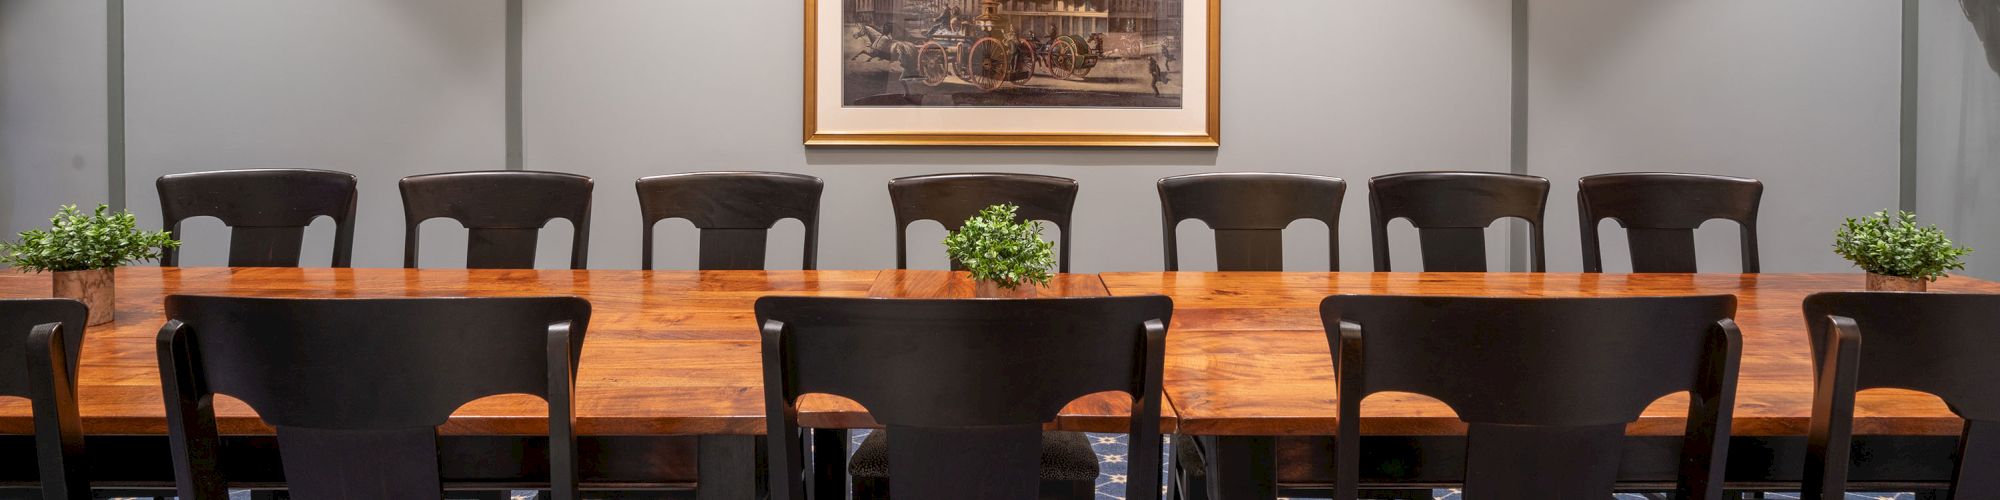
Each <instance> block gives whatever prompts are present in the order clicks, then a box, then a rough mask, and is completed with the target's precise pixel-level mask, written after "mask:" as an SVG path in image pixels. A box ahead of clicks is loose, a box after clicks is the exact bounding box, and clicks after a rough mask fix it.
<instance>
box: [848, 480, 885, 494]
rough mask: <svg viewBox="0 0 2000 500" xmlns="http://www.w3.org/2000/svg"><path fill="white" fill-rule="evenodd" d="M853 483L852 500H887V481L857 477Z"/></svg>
mask: <svg viewBox="0 0 2000 500" xmlns="http://www.w3.org/2000/svg"><path fill="white" fill-rule="evenodd" d="M849 481H851V482H853V483H854V491H853V492H854V497H853V498H854V500H889V479H888V478H874V477H857V478H853V479H850V480H849Z"/></svg>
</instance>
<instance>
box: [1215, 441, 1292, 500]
mask: <svg viewBox="0 0 2000 500" xmlns="http://www.w3.org/2000/svg"><path fill="white" fill-rule="evenodd" d="M1199 439H1201V440H1202V449H1203V451H1206V452H1208V455H1207V456H1205V457H1203V460H1202V462H1203V463H1204V464H1205V465H1206V466H1207V467H1208V497H1209V498H1211V499H1215V500H1270V499H1273V498H1277V497H1278V468H1277V456H1276V454H1275V451H1274V450H1275V443H1276V441H1277V440H1276V439H1273V438H1271V437H1270V436H1203V437H1201V438H1199Z"/></svg>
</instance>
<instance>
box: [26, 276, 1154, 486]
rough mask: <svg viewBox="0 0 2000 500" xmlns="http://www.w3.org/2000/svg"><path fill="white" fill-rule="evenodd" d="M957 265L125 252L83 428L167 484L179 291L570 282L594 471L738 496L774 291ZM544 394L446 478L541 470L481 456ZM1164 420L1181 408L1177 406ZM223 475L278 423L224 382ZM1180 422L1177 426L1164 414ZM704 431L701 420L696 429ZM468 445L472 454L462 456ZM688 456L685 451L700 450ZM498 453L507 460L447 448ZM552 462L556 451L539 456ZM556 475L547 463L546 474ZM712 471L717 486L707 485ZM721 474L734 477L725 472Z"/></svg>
mask: <svg viewBox="0 0 2000 500" xmlns="http://www.w3.org/2000/svg"><path fill="white" fill-rule="evenodd" d="M49 290H50V285H49V277H48V275H37V274H21V273H14V272H0V297H46V296H48V294H49ZM970 290H971V288H970V284H969V282H966V281H965V280H964V279H963V277H962V275H956V276H955V275H953V274H951V273H947V272H941V271H886V272H878V271H770V272H765V271H706V272H697V271H570V270H447V269H422V270H406V269H296V268H233V269H232V268H157V267H128V268H122V269H119V270H118V273H117V291H118V297H117V307H118V312H117V318H116V320H115V321H114V322H112V323H109V324H105V325H100V326H97V327H91V328H89V329H88V330H87V333H86V337H85V340H84V344H83V347H82V353H81V360H80V362H79V367H78V375H79V383H78V388H77V397H78V406H79V413H80V414H81V416H82V419H83V431H84V433H85V434H86V435H88V436H90V438H89V439H90V440H91V442H90V450H89V451H90V457H91V460H92V461H93V462H98V463H102V464H104V465H103V466H100V467H97V468H96V472H97V477H96V479H98V480H99V481H100V482H101V483H100V484H107V483H108V484H118V485H138V486H158V485H165V484H170V482H171V475H170V473H169V472H170V471H169V469H167V467H168V465H169V462H168V460H169V458H170V457H169V456H168V455H167V451H166V446H165V445H166V441H165V439H164V434H165V433H166V417H165V406H164V404H163V403H162V401H161V395H160V379H159V371H158V369H157V363H158V361H157V360H158V357H157V356H158V355H157V353H156V352H155V340H154V339H155V337H156V336H157V333H158V331H159V328H160V326H161V325H162V324H163V323H164V322H165V321H166V318H165V317H164V312H163V311H162V299H163V298H164V297H165V296H167V295H172V294H206V295H231V296H263V297H301V298H310V297H438V296H472V297H496V296H535V295H575V296H579V297H583V298H586V299H589V300H590V302H591V308H592V315H591V321H590V324H589V326H588V330H587V333H586V337H585V341H584V346H583V355H582V360H581V362H580V365H579V367H578V374H577V408H576V418H577V427H576V428H577V433H578V434H579V436H581V440H582V450H583V454H584V463H583V466H584V469H585V471H584V478H585V479H586V483H594V484H598V485H603V486H608V487H653V486H661V485H674V484H680V485H685V484H686V483H693V482H696V481H697V476H699V483H701V484H702V485H703V487H702V488H701V496H702V497H704V498H745V497H749V496H751V495H752V494H753V493H754V491H753V489H754V488H756V487H759V486H762V485H761V484H758V482H757V481H755V480H754V470H755V463H754V460H755V459H756V456H757V455H758V454H760V453H761V451H762V450H761V448H759V447H757V446H755V445H754V442H755V441H754V439H753V437H754V436H759V435H762V434H764V432H765V423H764V404H763V371H762V362H761V359H762V358H761V355H760V352H761V351H760V346H759V342H760V341H759V333H758V329H757V324H756V321H755V315H754V313H753V310H752V305H753V304H754V303H755V301H756V299H757V298H758V297H762V296H766V295H812V296H844V297H864V296H875V297H953V296H970ZM1043 293H1045V294H1047V295H1052V296H1065V295H1098V296H1102V295H1105V294H1106V292H1105V290H1104V288H1103V285H1102V282H1100V281H1099V280H1098V279H1097V277H1096V276H1091V275H1065V276H1059V277H1058V280H1057V281H1056V283H1054V284H1053V286H1052V287H1050V288H1048V289H1046V290H1044V292H1043ZM812 398H813V399H811V400H809V401H802V404H801V406H802V414H801V419H800V420H801V422H802V423H803V424H805V425H807V426H809V427H824V428H855V427H871V426H874V422H873V421H872V420H870V419H869V418H868V417H867V413H866V411H865V409H863V408H861V407H860V406H858V405H855V404H854V403H853V402H851V401H847V400H844V399H840V398H831V397H819V396H812ZM1129 408H1130V402H1129V400H1126V399H1122V398H1114V397H1108V396H1093V397H1091V398H1086V399H1083V400H1079V401H1078V402H1077V403H1076V404H1074V405H1071V407H1070V408H1068V409H1065V411H1064V412H1063V414H1062V416H1061V417H1059V418H1058V420H1057V421H1056V422H1053V423H1052V424H1051V425H1052V427H1056V428H1062V429H1067V430H1096V431H1107V430H1108V431H1113V432H1116V431H1122V430H1123V429H1125V428H1126V427H1125V426H1126V425H1127V423H1128V422H1129ZM546 416H547V406H546V404H545V403H543V402H542V401H541V400H540V399H538V398H534V397H529V396H518V395H517V396H496V397H491V398H485V399H481V400H478V401H475V402H473V403H471V404H468V405H466V406H464V407H462V408H460V409H459V410H458V411H457V412H456V413H454V414H453V415H452V417H451V418H450V420H449V421H448V422H447V423H446V424H445V425H443V426H441V427H439V433H440V434H441V435H443V436H444V438H443V439H442V440H441V443H440V448H441V451H440V453H441V454H445V455H447V460H445V462H446V471H445V473H446V476H447V477H446V478H447V480H448V481H453V482H454V484H456V485H459V486H463V487H470V486H476V485H478V484H485V483H492V484H515V483H519V484H532V483H533V482H534V478H533V477H532V476H535V475H536V474H534V473H532V471H530V472H529V473H523V472H521V471H517V470H514V469H516V468H518V467H516V466H515V465H514V464H490V463H489V462H492V461H491V460H477V458H478V457H481V456H487V457H490V456H493V454H494V453H526V454H527V455H528V456H533V450H535V449H537V446H536V445H535V444H534V436H537V435H546V433H547V429H548V427H547V421H546ZM1166 416H1167V417H1168V418H1169V423H1170V422H1171V416H1172V415H1171V411H1170V410H1169V411H1168V414H1167V415H1166ZM216 418H217V423H218V426H219V427H220V430H221V432H222V433H223V434H225V435H226V436H228V437H227V438H226V440H225V447H226V448H228V449H229V450H234V451H233V452H232V451H225V461H226V462H227V463H226V464H225V467H233V468H226V469H225V474H230V475H231V476H232V481H235V482H237V483H238V484H243V485H253V486H254V485H258V484H264V483H275V482H276V481H277V480H278V479H277V478H278V477H280V476H278V475H277V472H278V471H277V468H276V466H275V464H276V463H277V461H276V460H275V458H274V457H275V455H274V454H272V453H270V452H271V451H272V449H271V446H270V439H269V436H270V435H271V434H272V432H273V431H272V429H271V428H270V427H269V426H267V425H265V424H264V423H263V421H261V420H259V419H258V418H257V416H256V414H255V412H254V411H252V410H251V409H250V408H248V407H247V406H245V405H244V404H242V403H241V402H239V401H236V400H234V399H233V398H228V397H226V396H218V397H217V402H216ZM1169 428H1170V427H1169ZM32 433H33V424H32V417H31V412H30V408H29V405H28V404H27V402H26V401H25V400H20V399H16V398H4V399H0V435H6V436H0V447H4V448H17V449H20V450H22V451H23V453H0V455H5V456H6V457H5V458H0V469H5V470H9V471H13V472H12V473H8V472H0V482H8V481H32V480H33V479H34V478H33V471H34V468H33V467H32V465H31V463H32V462H8V461H7V460H14V459H16V458H19V459H29V460H31V459H32V457H33V453H32V452H29V451H27V450H31V448H28V446H30V445H31V443H32V440H31V436H30V435H31V434H32ZM697 436H698V437H697ZM453 456H462V457H464V458H467V460H453V459H451V458H452V457H453ZM697 456H698V459H693V458H692V457H697ZM463 463H475V464H479V463H487V464H488V465H491V466H494V467H497V469H493V470H488V469H480V468H478V467H474V466H460V465H454V464H463ZM544 463H545V462H544ZM542 477H543V478H544V479H543V480H544V481H545V480H546V479H545V477H546V476H545V474H544V475H543V476H542ZM710 485H715V486H717V487H715V488H709V487H707V486H710ZM724 486H726V487H724Z"/></svg>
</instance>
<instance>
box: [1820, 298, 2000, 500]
mask: <svg viewBox="0 0 2000 500" xmlns="http://www.w3.org/2000/svg"><path fill="white" fill-rule="evenodd" d="M1995 311H2000V294H1957V293H1952V294H1944V293H1936V294H1929V293H1895V292H1825V293H1816V294H1813V295H1811V296H1808V297H1806V300H1805V315H1806V326H1807V331H1808V332H1809V334H1810V336H1811V341H1812V346H1813V362H1814V366H1815V367H1816V371H1815V372H1814V373H1815V376H1814V377H1813V379H1814V381H1815V383H1816V384H1817V387H1815V390H1814V392H1813V412H1812V415H1813V416H1812V427H1811V428H1810V430H1809V431H1808V433H1807V444H1806V450H1807V454H1808V455H1809V456H1808V457H1807V460H1806V476H1805V484H1804V486H1805V491H1804V493H1805V494H1804V495H1803V498H1808V499H1815V500H1816V499H1820V498H1834V499H1839V498H1845V497H1846V496H1845V494H1844V493H1845V491H1846V486H1847V469H1848V463H1849V452H1850V450H1851V448H1850V443H1851V442H1852V441H1851V439H1852V437H1853V434H1854V393H1855V392H1858V391H1865V390H1868V389H1877V388H1895V389H1904V390H1912V391H1918V392H1924V393H1928V394H1931V395H1933V396H1937V397H1938V398H1939V399H1942V400H1944V403H1945V406H1947V407H1949V408H1951V411H1952V412H1953V413H1956V414H1958V416H1959V418H1962V419H1965V429H1964V431H1962V432H1961V433H1960V435H1959V438H1958V439H1959V441H1958V453H1957V459H1958V470H1957V471H1955V473H1954V474H1953V475H1952V485H1951V491H1952V494H1950V495H1946V496H1944V497H1943V498H1978V497H1982V496H1985V495H1987V494H1988V492H1993V491H2000V475H1995V474H1994V473H1993V471H1995V470H1997V469H1996V468H2000V363H1995V362H1994V360H2000V344H1996V343H1995V342H1994V341H1993V340H1994V339H1993V332H1994V324H1995V321H1994V320H1995ZM1864 341H1865V342H1864Z"/></svg>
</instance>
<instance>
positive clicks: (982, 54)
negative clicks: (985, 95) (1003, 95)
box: [964, 37, 1008, 90]
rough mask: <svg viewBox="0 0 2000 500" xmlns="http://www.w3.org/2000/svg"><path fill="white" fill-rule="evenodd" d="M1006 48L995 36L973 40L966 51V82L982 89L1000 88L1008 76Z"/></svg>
mask: <svg viewBox="0 0 2000 500" xmlns="http://www.w3.org/2000/svg"><path fill="white" fill-rule="evenodd" d="M1005 48H1006V46H1005V45H1001V44H1000V40H998V39H995V38H993V37H986V38H981V39H979V41H977V42H972V48H970V49H966V51H965V75H964V78H965V82H966V83H970V84H972V85H973V86H975V87H979V88H980V89H982V90H993V89H997V88H1000V84H1001V82H1003V81H1005V80H1004V79H1005V78H1006V76H1007V66H1008V64H1007V54H1005V53H1004V52H1006V50H1004V49H1005Z"/></svg>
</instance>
